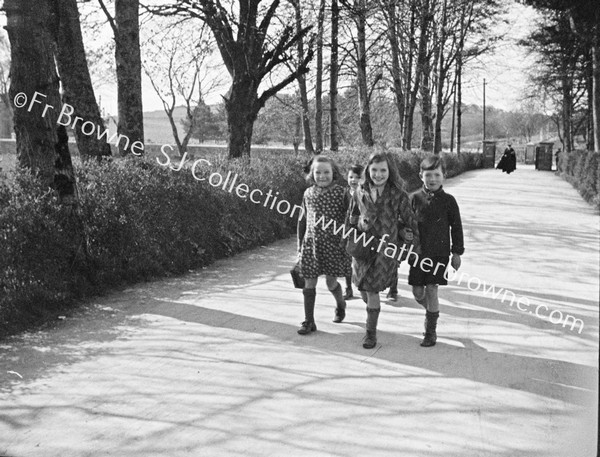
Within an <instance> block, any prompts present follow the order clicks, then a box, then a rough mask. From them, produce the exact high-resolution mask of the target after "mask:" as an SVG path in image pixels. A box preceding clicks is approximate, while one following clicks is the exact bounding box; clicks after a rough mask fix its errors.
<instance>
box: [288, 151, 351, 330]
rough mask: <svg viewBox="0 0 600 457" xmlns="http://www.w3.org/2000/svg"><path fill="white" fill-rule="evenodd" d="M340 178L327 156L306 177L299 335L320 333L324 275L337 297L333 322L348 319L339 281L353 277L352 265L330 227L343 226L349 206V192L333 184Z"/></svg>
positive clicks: (300, 237)
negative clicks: (319, 298)
mask: <svg viewBox="0 0 600 457" xmlns="http://www.w3.org/2000/svg"><path fill="white" fill-rule="evenodd" d="M339 178H340V174H339V171H338V169H337V167H336V165H335V163H334V162H333V160H331V159H330V158H328V157H324V156H316V157H315V158H314V159H313V160H312V163H311V165H310V170H309V173H308V175H307V177H306V180H307V181H308V182H309V183H311V184H312V186H311V187H309V188H308V189H306V191H305V192H304V198H303V200H302V207H303V209H304V213H303V214H304V216H305V217H302V218H301V219H300V220H299V221H298V254H299V258H300V268H301V271H302V276H304V280H305V282H306V284H305V287H304V289H303V290H302V293H303V294H304V322H302V324H301V326H300V328H299V329H298V333H299V334H300V335H306V334H308V333H311V332H314V331H316V330H317V326H316V324H315V318H314V309H315V298H316V286H317V280H318V277H319V276H321V275H325V281H326V283H327V288H328V289H329V291H330V292H331V293H332V295H333V296H334V298H335V303H336V309H335V317H334V319H333V322H336V323H339V322H342V321H343V320H344V318H345V317H346V301H345V300H344V296H343V293H342V286H341V285H340V284H339V283H338V281H337V278H338V277H345V276H348V275H349V274H350V272H351V263H350V258H349V257H348V255H347V254H346V251H345V250H344V247H343V245H342V242H341V241H342V239H341V237H342V234H341V233H340V234H338V235H334V234H333V225H334V224H333V223H331V224H328V222H329V221H333V222H335V223H336V224H337V226H340V225H342V224H343V223H344V220H345V216H346V211H347V208H348V204H349V196H348V192H347V191H346V189H344V188H343V187H342V186H340V185H339V184H336V183H335V182H334V181H336V180H338V179H339ZM323 227H327V228H326V229H324V228H323Z"/></svg>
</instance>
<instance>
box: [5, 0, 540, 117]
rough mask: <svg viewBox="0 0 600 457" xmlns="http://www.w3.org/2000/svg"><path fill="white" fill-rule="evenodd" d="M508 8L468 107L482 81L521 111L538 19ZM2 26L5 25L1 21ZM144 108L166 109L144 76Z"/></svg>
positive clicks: (108, 94) (473, 80)
mask: <svg viewBox="0 0 600 457" xmlns="http://www.w3.org/2000/svg"><path fill="white" fill-rule="evenodd" d="M504 1H505V2H506V4H507V5H510V6H509V9H508V13H507V14H506V16H505V17H506V19H507V21H508V23H507V24H502V25H499V26H498V27H499V30H498V31H499V32H501V33H503V34H504V37H505V39H504V40H503V42H502V43H501V44H500V45H499V46H498V47H497V49H495V51H494V52H493V53H492V54H490V55H486V56H484V57H483V58H482V59H481V61H480V62H479V65H478V67H479V68H478V69H477V70H474V69H468V70H466V74H465V76H464V77H463V102H464V103H466V104H477V105H482V104H483V80H484V79H485V80H486V105H487V106H494V107H496V108H501V109H504V110H507V111H508V110H513V109H517V108H518V107H519V104H520V103H519V101H520V99H521V98H522V97H523V93H524V90H525V88H526V82H527V75H526V72H527V69H528V68H529V67H530V65H531V64H532V61H531V58H529V57H528V56H527V55H526V51H525V50H524V49H522V48H520V47H519V46H517V44H516V42H517V40H519V39H521V38H524V37H525V36H526V35H527V34H528V33H529V31H530V30H531V28H532V25H533V21H534V18H535V16H536V14H535V12H534V10H533V9H532V8H530V7H527V6H524V5H522V4H519V3H515V2H513V1H512V0H504ZM0 22H5V18H4V17H1V19H0ZM0 25H3V24H0ZM225 90H226V88H224V89H222V90H221V91H220V92H217V93H215V94H213V96H212V97H210V98H209V99H207V102H208V103H217V102H218V101H220V95H221V93H224V91H225ZM116 93H117V91H116V86H115V85H114V84H112V83H106V82H105V83H103V84H101V85H99V86H97V87H96V96H97V98H98V99H99V102H100V105H101V108H102V109H103V110H104V111H105V112H106V113H108V114H116V112H117V97H116ZM143 107H144V111H155V110H162V109H163V106H162V103H161V101H160V99H159V98H158V96H157V95H156V94H155V92H154V89H153V88H152V86H151V84H150V82H149V81H148V78H147V76H146V75H145V74H144V75H143Z"/></svg>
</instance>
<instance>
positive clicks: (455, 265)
mask: <svg viewBox="0 0 600 457" xmlns="http://www.w3.org/2000/svg"><path fill="white" fill-rule="evenodd" d="M460 263H461V262H460V256H459V255H458V254H452V259H451V260H450V265H452V268H454V269H455V270H458V269H459V268H460Z"/></svg>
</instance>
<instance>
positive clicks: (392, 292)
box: [386, 285, 398, 301]
mask: <svg viewBox="0 0 600 457" xmlns="http://www.w3.org/2000/svg"><path fill="white" fill-rule="evenodd" d="M386 298H391V299H392V300H394V301H395V300H396V299H397V298H398V286H397V285H394V286H392V287H390V291H389V292H388V293H387V296H386Z"/></svg>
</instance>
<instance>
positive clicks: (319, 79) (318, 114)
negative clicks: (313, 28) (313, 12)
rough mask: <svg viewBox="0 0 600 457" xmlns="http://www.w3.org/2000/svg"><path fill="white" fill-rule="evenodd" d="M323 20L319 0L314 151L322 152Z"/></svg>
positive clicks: (322, 2)
mask: <svg viewBox="0 0 600 457" xmlns="http://www.w3.org/2000/svg"><path fill="white" fill-rule="evenodd" d="M324 22H325V0H319V12H318V14H317V41H316V48H317V49H316V53H317V62H316V65H317V68H316V70H315V73H316V75H315V152H316V153H317V154H320V153H321V152H323V38H324V36H323V35H324Z"/></svg>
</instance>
